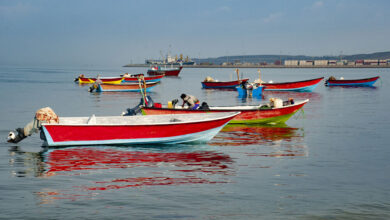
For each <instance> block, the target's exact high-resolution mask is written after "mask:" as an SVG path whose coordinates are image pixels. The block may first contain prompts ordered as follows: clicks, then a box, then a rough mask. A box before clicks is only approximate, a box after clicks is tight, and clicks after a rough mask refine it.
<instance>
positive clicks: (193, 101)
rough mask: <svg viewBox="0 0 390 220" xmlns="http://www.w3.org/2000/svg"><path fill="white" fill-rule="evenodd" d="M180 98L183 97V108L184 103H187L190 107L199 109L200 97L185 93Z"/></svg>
mask: <svg viewBox="0 0 390 220" xmlns="http://www.w3.org/2000/svg"><path fill="white" fill-rule="evenodd" d="M180 98H181V99H183V104H182V105H181V107H182V108H184V105H186V104H187V105H188V108H189V109H197V108H198V107H199V105H200V102H199V99H198V98H196V97H195V96H193V95H186V94H184V93H183V94H181V96H180Z"/></svg>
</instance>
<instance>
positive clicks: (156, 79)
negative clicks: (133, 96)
mask: <svg viewBox="0 0 390 220" xmlns="http://www.w3.org/2000/svg"><path fill="white" fill-rule="evenodd" d="M122 76H123V78H124V79H123V82H125V83H126V82H134V83H138V78H139V77H140V76H144V74H135V75H126V74H125V75H122ZM164 76H165V74H160V75H155V76H144V80H145V82H159V81H160V80H161V79H162V78H163V77H164Z"/></svg>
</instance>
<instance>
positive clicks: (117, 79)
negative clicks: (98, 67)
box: [75, 75, 123, 84]
mask: <svg viewBox="0 0 390 220" xmlns="http://www.w3.org/2000/svg"><path fill="white" fill-rule="evenodd" d="M99 79H100V80H101V81H102V83H103V84H121V82H122V81H123V77H99ZM96 80H97V78H91V77H84V76H82V75H81V76H79V77H78V78H76V79H75V81H76V82H79V83H80V84H85V83H95V82H96Z"/></svg>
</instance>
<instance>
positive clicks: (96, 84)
mask: <svg viewBox="0 0 390 220" xmlns="http://www.w3.org/2000/svg"><path fill="white" fill-rule="evenodd" d="M102 83H103V81H102V80H101V78H100V74H99V75H98V76H97V77H96V81H95V83H94V84H93V85H92V86H91V87H90V88H89V92H93V91H94V90H95V89H97V88H98V87H99V85H100V84H102Z"/></svg>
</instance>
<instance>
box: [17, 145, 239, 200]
mask: <svg viewBox="0 0 390 220" xmlns="http://www.w3.org/2000/svg"><path fill="white" fill-rule="evenodd" d="M26 155H28V156H26ZM12 156H13V157H15V158H14V161H15V162H17V163H18V164H19V168H18V169H22V165H25V166H26V167H24V169H25V170H34V172H35V173H34V176H37V177H40V178H49V179H50V180H53V181H57V180H59V179H62V178H63V177H62V176H84V177H85V176H86V175H91V176H93V177H91V178H92V179H94V180H95V181H94V182H91V181H87V182H85V181H86V180H85V178H81V179H79V178H77V180H75V181H78V182H77V183H76V185H78V186H74V185H71V186H69V185H67V184H75V182H74V181H73V182H72V183H67V184H58V185H56V187H55V189H53V188H51V189H43V190H42V191H41V192H38V193H36V195H37V196H38V197H39V198H40V200H42V202H43V203H47V202H48V201H51V202H53V200H55V199H72V200H74V199H77V198H80V196H81V197H85V196H93V195H94V194H96V193H98V192H101V191H106V190H114V189H122V188H132V187H146V186H161V185H182V184H216V183H228V182H230V180H229V176H231V175H235V174H234V172H235V170H234V169H233V168H232V164H233V163H234V161H233V159H232V158H231V157H230V156H229V155H226V154H224V153H219V152H215V151H208V150H201V149H200V150H199V148H197V147H186V146H177V147H173V148H171V147H165V148H164V147H153V146H151V147H147V148H146V147H145V148H140V147H72V148H56V149H50V148H49V149H45V150H44V151H42V152H38V153H27V152H23V151H21V150H20V149H18V148H15V149H13V150H12ZM31 158H34V159H33V160H31ZM26 161H35V162H34V164H27V163H26ZM103 170H104V172H102V171H103ZM15 173H25V172H23V171H19V172H15ZM129 173H131V174H129ZM18 176H20V177H22V176H21V175H18ZM24 176H26V175H24ZM87 179H88V178H87ZM99 180H101V181H99Z"/></svg>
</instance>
